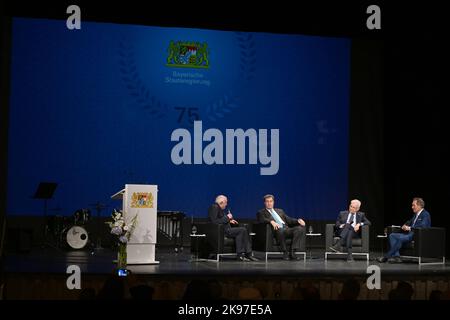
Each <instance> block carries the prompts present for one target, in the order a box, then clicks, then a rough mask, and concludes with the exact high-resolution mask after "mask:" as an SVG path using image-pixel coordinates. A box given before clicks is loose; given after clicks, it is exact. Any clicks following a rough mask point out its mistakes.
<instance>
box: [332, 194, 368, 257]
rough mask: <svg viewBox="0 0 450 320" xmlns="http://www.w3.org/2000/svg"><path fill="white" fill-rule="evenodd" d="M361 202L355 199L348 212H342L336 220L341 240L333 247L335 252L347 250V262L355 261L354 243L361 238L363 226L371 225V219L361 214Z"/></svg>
mask: <svg viewBox="0 0 450 320" xmlns="http://www.w3.org/2000/svg"><path fill="white" fill-rule="evenodd" d="M360 208H361V201H359V200H357V199H354V200H352V201H350V206H349V208H348V211H347V210H346V211H341V212H340V213H339V216H338V218H337V220H336V225H335V227H334V228H335V234H336V236H339V238H340V240H339V241H338V242H337V243H336V244H335V245H334V246H332V247H330V249H331V250H333V251H334V252H342V251H343V249H342V247H346V248H347V253H348V256H347V261H353V256H352V241H353V238H356V237H361V226H363V225H370V221H369V219H367V218H366V215H365V214H364V212H360V211H359V209H360Z"/></svg>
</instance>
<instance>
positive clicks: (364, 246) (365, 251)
mask: <svg viewBox="0 0 450 320" xmlns="http://www.w3.org/2000/svg"><path fill="white" fill-rule="evenodd" d="M369 231H370V226H368V225H364V226H362V227H361V237H360V238H353V240H352V247H353V248H352V254H353V255H356V256H365V257H366V260H367V261H369ZM339 239H340V238H339V237H338V236H337V235H336V229H335V224H331V223H330V224H327V225H326V229H325V260H327V259H328V256H329V255H331V256H335V255H341V256H342V255H345V256H346V255H347V254H346V253H337V252H330V251H328V250H329V249H328V248H330V247H331V246H333V245H334V244H336V242H337V241H339Z"/></svg>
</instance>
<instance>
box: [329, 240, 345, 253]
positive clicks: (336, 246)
mask: <svg viewBox="0 0 450 320" xmlns="http://www.w3.org/2000/svg"><path fill="white" fill-rule="evenodd" d="M330 249H331V250H332V251H334V252H337V253H342V247H341V245H340V244H339V242H338V243H336V244H335V245H334V246H331V247H330Z"/></svg>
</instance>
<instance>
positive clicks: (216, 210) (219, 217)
mask: <svg viewBox="0 0 450 320" xmlns="http://www.w3.org/2000/svg"><path fill="white" fill-rule="evenodd" d="M208 217H209V220H210V221H211V222H212V223H215V224H224V225H225V229H227V228H230V227H231V226H230V219H228V217H227V211H225V210H222V209H221V208H220V207H219V205H218V204H217V203H213V204H212V205H211V206H210V207H209V209H208Z"/></svg>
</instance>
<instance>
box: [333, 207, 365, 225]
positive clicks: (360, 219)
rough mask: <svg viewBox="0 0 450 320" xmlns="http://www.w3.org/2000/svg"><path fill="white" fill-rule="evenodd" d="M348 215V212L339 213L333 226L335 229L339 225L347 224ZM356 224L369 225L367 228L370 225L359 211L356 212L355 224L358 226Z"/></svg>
mask: <svg viewBox="0 0 450 320" xmlns="http://www.w3.org/2000/svg"><path fill="white" fill-rule="evenodd" d="M348 214H349V211H348V210H345V211H341V212H339V216H338V218H337V220H336V225H335V227H336V228H339V226H340V225H341V224H346V223H347V219H348ZM352 223H353V221H352ZM358 223H363V224H364V225H369V226H370V224H371V223H370V221H369V219H367V218H366V215H365V214H364V212H361V211H358V212H356V224H358Z"/></svg>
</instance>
